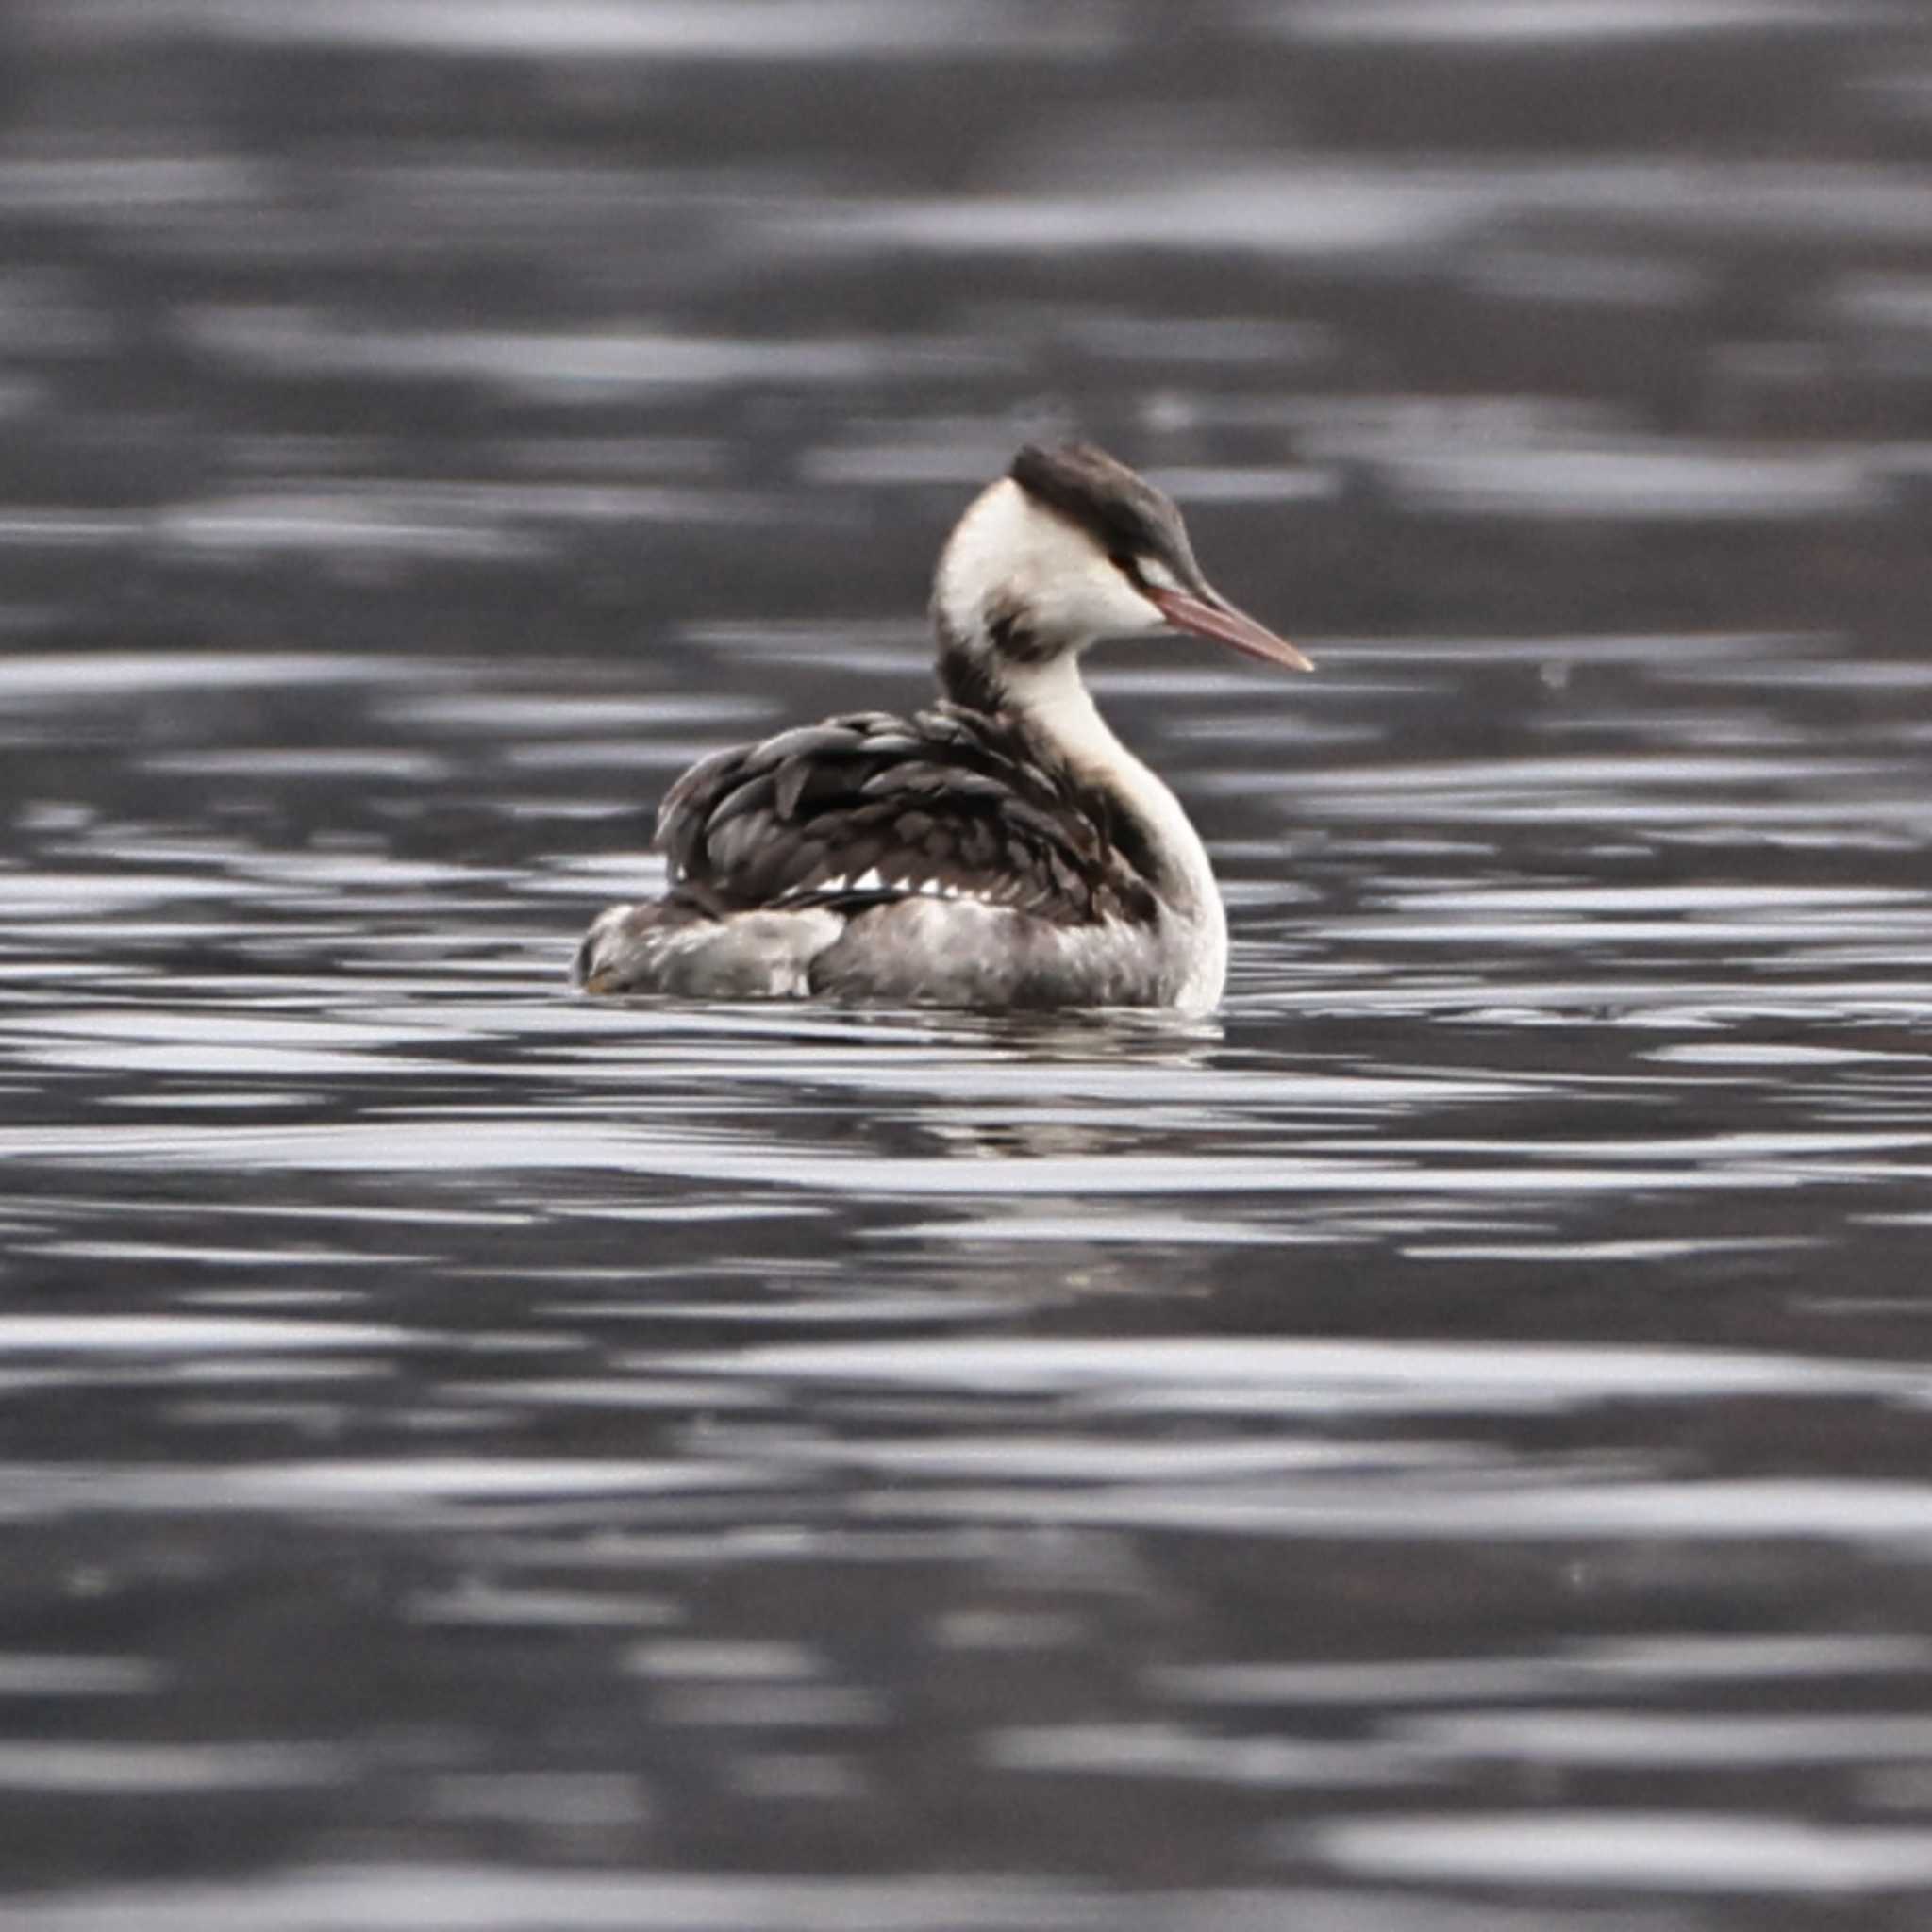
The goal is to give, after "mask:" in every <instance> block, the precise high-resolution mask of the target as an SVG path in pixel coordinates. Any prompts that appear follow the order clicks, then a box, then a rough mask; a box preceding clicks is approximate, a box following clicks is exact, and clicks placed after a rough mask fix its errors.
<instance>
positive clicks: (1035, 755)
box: [573, 443, 1313, 1012]
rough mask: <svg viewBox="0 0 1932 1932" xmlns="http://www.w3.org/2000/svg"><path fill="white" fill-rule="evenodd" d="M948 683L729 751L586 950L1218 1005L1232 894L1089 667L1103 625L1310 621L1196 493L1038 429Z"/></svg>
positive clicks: (643, 988)
mask: <svg viewBox="0 0 1932 1932" xmlns="http://www.w3.org/2000/svg"><path fill="white" fill-rule="evenodd" d="M932 619H933V627H934V629H935V630H936V631H937V633H938V639H939V681H940V690H941V692H942V696H941V701H940V703H939V704H937V705H936V706H934V708H932V709H931V710H929V711H921V712H919V713H918V714H917V715H916V716H914V717H911V718H895V717H892V716H891V715H890V714H889V713H887V712H884V711H856V712H850V713H847V714H846V715H844V716H842V717H837V718H827V719H825V720H824V722H823V723H822V724H807V725H804V726H801V727H800V728H798V729H796V730H792V731H784V732H780V733H779V735H778V736H777V737H775V738H768V739H766V740H765V741H763V742H762V743H760V744H750V745H741V746H738V747H737V748H735V749H733V750H731V751H724V752H719V753H717V754H716V755H714V756H713V757H711V758H705V759H703V760H702V761H701V762H699V763H698V764H695V765H693V766H692V767H691V770H690V771H688V772H687V773H685V774H684V775H683V777H681V778H680V779H678V781H677V782H676V784H675V785H674V786H673V787H672V788H671V791H669V793H668V794H667V795H666V797H665V799H664V803H663V806H662V808H661V809H660V810H659V812H658V845H659V847H660V848H661V849H662V851H663V852H664V854H665V857H666V858H667V859H668V860H669V864H670V879H669V889H668V891H666V893H665V895H664V897H663V898H661V899H658V900H655V901H652V902H650V903H648V904H643V905H635V906H613V907H611V908H609V909H608V911H606V912H605V913H603V914H602V915H600V917H599V918H598V919H597V920H596V922H595V923H594V924H592V925H591V930H590V932H589V933H588V934H587V935H586V936H585V938H584V941H583V944H582V945H581V946H580V947H579V948H578V950H577V957H576V965H575V971H574V974H573V977H574V980H575V984H576V985H577V986H579V987H581V988H582V989H583V990H584V991H588V992H593V993H671V994H675V995H680V996H684V997H688V998H700V999H732V1000H743V999H787V998H791V999H802V998H813V997H819V998H826V999H834V1000H873V1001H888V1002H892V1003H896V1004H908V1005H926V1006H945V1007H1032V1008H1040V1007H1122V1006H1124V1007H1178V1008H1182V1009H1184V1010H1187V1011H1191V1012H1203V1011H1206V1010H1208V1008H1211V1007H1213V1006H1214V1005H1215V1003H1216V1002H1217V1001H1218V1000H1219V999H1220V997H1221V990H1222V986H1223V984H1224V981H1225V979H1226V977H1227V917H1226V914H1225V913H1224V911H1223V909H1222V904H1221V893H1220V891H1219V889H1218V888H1217V887H1216V885H1215V883H1214V873H1213V869H1212V868H1211V867H1210V866H1209V864H1208V854H1207V851H1206V849H1205V848H1204V847H1203V846H1202V843H1201V841H1200V837H1199V835H1198V834H1197V833H1196V832H1195V830H1194V828H1193V826H1192V825H1191V824H1189V823H1188V816H1187V814H1186V813H1185V812H1184V811H1183V810H1182V809H1181V808H1180V802H1179V801H1178V800H1177V799H1176V798H1175V797H1174V793H1173V792H1172V791H1169V790H1168V789H1167V787H1166V786H1165V785H1163V784H1162V783H1161V782H1160V780H1159V779H1158V778H1157V777H1156V776H1155V775H1154V774H1153V773H1152V772H1151V771H1149V770H1148V769H1147V767H1146V766H1145V765H1143V764H1142V763H1141V760H1140V759H1139V758H1136V757H1135V756H1134V755H1133V753H1131V752H1130V751H1128V750H1127V748H1126V747H1125V746H1124V744H1122V743H1121V741H1120V740H1119V739H1117V738H1116V737H1115V736H1114V735H1113V733H1112V732H1111V731H1110V730H1108V726H1107V724H1106V722H1105V720H1103V719H1102V717H1101V715H1100V713H1099V712H1098V711H1097V710H1096V709H1095V708H1094V706H1093V700H1092V699H1091V697H1090V696H1089V695H1088V693H1087V687H1086V686H1085V684H1083V683H1082V682H1081V678H1080V654H1081V653H1082V652H1083V651H1084V650H1086V648H1087V647H1088V645H1090V644H1091V643H1094V642H1095V641H1098V640H1099V639H1101V638H1107V637H1120V636H1124V635H1127V634H1129V633H1132V632H1136V631H1151V630H1160V629H1163V628H1172V629H1174V630H1184V631H1192V632H1194V633H1195V634H1197V635H1198V636H1201V637H1204V638H1214V639H1216V640H1218V641H1221V642H1222V643H1225V644H1232V645H1233V646H1234V648H1235V649H1236V650H1238V651H1244V652H1246V653H1247V654H1248V655H1249V656H1250V657H1253V658H1262V659H1263V660H1265V661H1266V662H1268V663H1271V664H1281V665H1286V666H1288V667H1289V668H1290V669H1291V670H1295V671H1307V670H1311V669H1312V668H1313V667H1312V666H1311V665H1310V664H1309V662H1308V660H1307V658H1305V657H1303V656H1302V654H1301V653H1300V652H1299V651H1297V650H1296V649H1295V647H1294V646H1293V645H1292V644H1291V643H1288V642H1286V641H1284V640H1283V639H1281V638H1278V637H1276V636H1275V635H1274V632H1273V631H1271V630H1269V629H1267V628H1266V627H1265V626H1264V625H1260V624H1257V622H1256V621H1255V620H1254V619H1253V618H1252V617H1249V616H1247V615H1245V614H1244V613H1243V612H1241V611H1240V610H1237V609H1236V608H1234V606H1233V605H1231V604H1230V603H1228V601H1227V600H1226V599H1225V598H1224V597H1223V596H1222V595H1221V594H1220V593H1219V592H1218V591H1215V590H1214V589H1213V587H1212V586H1211V585H1210V584H1209V583H1208V580H1207V578H1206V577H1204V576H1203V575H1201V569H1200V566H1199V565H1198V564H1197V563H1196V562H1195V561H1194V553H1193V550H1192V549H1191V546H1190V545H1189V542H1188V533H1187V531H1186V529H1185V528H1184V527H1183V525H1182V524H1181V518H1180V512H1179V511H1178V510H1177V509H1175V508H1174V505H1173V504H1172V503H1171V502H1170V501H1169V500H1168V498H1167V497H1165V496H1164V495H1162V494H1161V492H1160V491H1158V490H1157V489H1155V488H1154V486H1153V485H1152V484H1150V483H1148V482H1146V481H1144V480H1143V479H1142V478H1141V477H1140V476H1137V475H1135V474H1134V472H1133V471H1131V470H1130V469H1128V468H1127V467H1126V466H1125V465H1124V464H1123V463H1118V462H1116V461H1115V460H1114V459H1113V458H1111V457H1109V456H1107V455H1104V454H1103V453H1102V452H1101V451H1099V450H1097V449H1094V448H1091V446H1089V445H1086V444H1082V443H1074V444H1070V445H1068V446H1067V447H1065V448H1062V449H1055V450H1045V449H1038V448H1035V447H1033V446H1032V445H1030V444H1029V445H1028V446H1027V447H1026V448H1024V449H1023V450H1021V452H1020V454H1019V455H1018V456H1017V457H1016V458H1014V459H1013V465H1012V468H1011V469H1010V470H1008V473H1007V474H1006V475H1004V476H1002V477H1001V478H1000V479H999V481H998V482H996V483H994V484H992V485H991V487H989V488H988V489H986V490H984V491H981V492H980V494H979V495H978V496H977V497H976V498H975V499H974V502H973V503H972V505H971V506H970V507H969V508H968V509H967V511H966V514H965V515H964V516H963V517H961V518H960V520H959V522H958V525H957V527H956V528H955V529H954V531H953V534H952V535H951V537H949V538H948V539H947V540H946V545H945V548H944V549H943V551H941V555H940V563H939V571H938V574H937V575H936V576H935V578H934V583H933V597H932Z"/></svg>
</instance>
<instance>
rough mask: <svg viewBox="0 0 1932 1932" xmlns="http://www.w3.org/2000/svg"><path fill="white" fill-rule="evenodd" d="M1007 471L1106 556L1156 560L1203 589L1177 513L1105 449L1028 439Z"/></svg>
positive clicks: (1191, 584) (1179, 515)
mask: <svg viewBox="0 0 1932 1932" xmlns="http://www.w3.org/2000/svg"><path fill="white" fill-rule="evenodd" d="M1007 474H1008V475H1009V476H1011V477H1012V479H1013V481H1014V482H1015V483H1017V484H1018V485H1019V486H1020V488H1021V489H1022V490H1024V491H1025V492H1026V494H1027V495H1028V496H1030V497H1032V498H1033V500H1034V501H1035V502H1036V503H1041V504H1044V505H1045V506H1046V508H1048V509H1050V510H1052V511H1054V512H1055V513H1056V514H1057V515H1058V516H1062V517H1065V518H1066V520H1067V521H1068V522H1069V523H1070V524H1074V525H1077V526H1078V527H1079V528H1080V529H1083V530H1085V531H1086V532H1087V534H1088V535H1089V536H1090V537H1091V538H1092V539H1093V541H1094V542H1096V543H1097V544H1099V546H1100V547H1101V549H1102V550H1104V551H1106V552H1107V554H1108V556H1109V557H1120V558H1142V557H1151V558H1158V560H1159V561H1160V562H1162V563H1164V564H1165V565H1166V566H1167V567H1168V569H1169V570H1171V571H1172V572H1173V573H1174V576H1175V578H1176V579H1177V580H1178V581H1179V582H1180V583H1183V584H1185V585H1187V586H1188V587H1189V588H1190V589H1191V590H1204V589H1206V585H1205V584H1204V582H1203V580H1202V576H1201V567H1200V565H1199V564H1197V563H1196V562H1195V561H1194V552H1193V548H1192V546H1191V544H1190V543H1189V541H1188V532H1187V528H1186V526H1185V525H1183V524H1182V522H1181V513H1180V511H1179V510H1177V509H1176V508H1174V505H1173V503H1172V502H1170V501H1169V499H1168V498H1167V497H1166V496H1164V495H1163V494H1162V493H1161V492H1160V491H1158V490H1157V489H1155V487H1154V486H1153V484H1151V483H1150V482H1148V481H1147V479H1146V478H1145V477H1144V476H1139V475H1135V474H1134V472H1133V471H1132V470H1130V469H1128V468H1127V466H1126V464H1124V463H1120V462H1116V461H1115V460H1114V459H1113V458H1112V457H1110V456H1108V454H1107V452H1106V451H1105V450H1099V449H1095V448H1094V447H1093V445H1092V444H1091V442H1069V443H1063V444H1062V445H1061V446H1060V447H1059V448H1058V449H1041V447H1040V446H1039V445H1038V444H1037V443H1031V442H1029V443H1027V444H1026V445H1025V446H1024V448H1023V449H1022V450H1021V451H1020V454H1019V455H1018V456H1016V457H1015V458H1013V466H1012V468H1011V469H1010V470H1009V471H1008V473H1007Z"/></svg>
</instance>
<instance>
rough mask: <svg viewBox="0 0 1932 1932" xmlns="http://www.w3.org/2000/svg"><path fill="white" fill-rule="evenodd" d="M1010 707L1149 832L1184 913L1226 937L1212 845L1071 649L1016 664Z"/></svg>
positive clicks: (1008, 688) (1166, 886)
mask: <svg viewBox="0 0 1932 1932" xmlns="http://www.w3.org/2000/svg"><path fill="white" fill-rule="evenodd" d="M1004 691H1005V695H1006V701H1007V708H1008V710H1009V711H1011V712H1012V713H1013V714H1014V715H1015V716H1016V717H1018V718H1020V719H1021V720H1022V721H1024V724H1025V726H1026V728H1027V730H1028V731H1029V732H1031V733H1032V735H1033V736H1034V737H1035V738H1037V739H1038V740H1039V741H1041V743H1043V744H1045V745H1046V746H1048V747H1049V748H1050V749H1051V750H1052V751H1053V752H1054V753H1055V755H1056V756H1058V758H1061V759H1062V760H1064V762H1065V763H1066V764H1067V766H1068V767H1069V769H1070V770H1071V771H1072V772H1073V773H1074V776H1075V777H1076V778H1077V779H1079V781H1080V782H1081V783H1082V784H1083V785H1091V786H1092V787H1093V788H1094V789H1095V790H1096V791H1105V792H1107V793H1108V795H1109V796H1110V797H1111V798H1112V800H1113V801H1114V803H1115V805H1116V806H1117V807H1118V808H1120V809H1121V810H1123V811H1124V812H1126V813H1128V814H1129V815H1130V816H1131V817H1132V818H1133V819H1134V820H1135V821H1136V822H1137V824H1138V827H1139V829H1140V830H1141V833H1142V834H1143V836H1144V837H1145V839H1146V841H1147V843H1148V846H1149V848H1150V849H1151V851H1152V852H1153V854H1154V856H1155V858H1156V861H1157V863H1158V867H1159V872H1160V876H1159V877H1158V878H1157V879H1156V880H1155V881H1154V884H1155V886H1156V888H1157V889H1158V891H1159V893H1160V896H1161V897H1162V898H1163V899H1164V900H1166V901H1167V902H1168V904H1170V905H1171V906H1172V907H1173V908H1174V910H1175V911H1176V912H1178V913H1180V914H1181V915H1182V916H1183V917H1184V918H1187V919H1190V920H1193V921H1202V920H1206V921H1208V922H1209V923H1210V924H1213V925H1214V926H1215V927H1216V928H1217V929H1218V930H1219V931H1220V933H1221V935H1222V943H1223V944H1225V935H1226V927H1225V924H1224V915H1223V913H1222V908H1221V892H1220V889H1219V888H1218V887H1217V886H1216V885H1215V883H1214V868H1213V867H1212V866H1211V865H1210V864H1209V863H1208V848H1207V847H1206V846H1205V845H1203V844H1202V843H1201V835H1200V834H1199V833H1198V832H1196V831H1195V830H1194V827H1193V824H1191V821H1190V820H1189V818H1188V815H1187V813H1186V812H1185V811H1183V810H1182V809H1181V802H1180V800H1179V799H1177V798H1176V797H1175V796H1174V793H1173V792H1172V791H1169V790H1168V789H1167V787H1166V786H1165V785H1164V784H1163V783H1162V782H1161V781H1160V779H1159V778H1158V776H1156V774H1154V773H1153V772H1152V771H1151V770H1149V769H1148V767H1147V766H1146V765H1144V764H1142V763H1141V760H1140V759H1139V758H1136V757H1135V756H1134V754H1133V753H1132V752H1130V751H1129V750H1128V749H1127V748H1126V746H1125V745H1124V744H1123V743H1122V742H1121V741H1120V740H1119V739H1118V738H1116V737H1115V736H1114V734H1113V730H1112V727H1111V726H1110V725H1109V724H1108V722H1107V720H1106V719H1105V718H1103V717H1102V716H1101V715H1100V710H1099V708H1098V707H1097V706H1096V705H1095V704H1094V702H1093V698H1092V695H1091V693H1090V692H1089V691H1088V689H1087V686H1086V683H1085V681H1084V680H1083V679H1082V677H1081V675H1080V660H1079V658H1078V657H1077V656H1075V655H1074V653H1073V652H1072V651H1067V652H1063V653H1062V654H1061V655H1060V656H1059V657H1058V658H1049V659H1048V660H1047V661H1046V662H1045V663H1044V664H1041V665H1036V666H1030V667H1026V668H1021V669H1014V670H1011V671H1009V672H1008V675H1007V678H1006V682H1005V686H1004Z"/></svg>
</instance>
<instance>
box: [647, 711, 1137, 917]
mask: <svg viewBox="0 0 1932 1932" xmlns="http://www.w3.org/2000/svg"><path fill="white" fill-rule="evenodd" d="M1112 816H1113V815H1112V813H1111V811H1110V809H1109V807H1108V801H1107V799H1106V797H1105V795H1104V794H1103V793H1100V792H1097V791H1091V790H1090V789H1087V788H1084V787H1081V786H1078V785H1076V784H1075V783H1074V780H1073V779H1072V777H1071V776H1070V775H1069V774H1067V773H1066V772H1065V770H1064V768H1062V767H1060V766H1058V763H1057V762H1055V761H1052V760H1049V759H1044V758H1041V757H1040V756H1039V755H1038V753H1037V752H1036V751H1035V750H1034V749H1033V748H1032V747H1031V746H1030V745H1029V744H1028V743H1027V741H1025V740H1024V738H1023V737H1022V736H1021V734H1020V733H1019V732H1018V731H1016V730H1014V729H1012V728H1011V727H1010V726H1008V725H1004V724H1001V723H1000V722H999V721H998V720H996V719H993V718H991V717H989V716H987V715H985V714H984V713H981V712H977V711H973V710H969V709H966V708H963V707H961V706H958V705H952V704H941V705H940V706H939V707H938V708H935V709H933V710H930V711H922V712H920V713H919V714H918V715H917V716H916V717H912V718H895V717H891V716H890V715H888V714H886V713H884V712H879V711H863V712H857V713H853V714H851V715H848V716H845V717H840V718H827V719H826V720H824V723H823V724H809V725H806V726H803V727H801V728H799V729H797V730H792V731H785V732H781V733H780V734H779V735H778V736H777V737H775V738H768V739H766V740H764V741H762V742H761V743H758V744H750V745H741V746H739V747H737V748H736V749H734V750H731V751H726V752H719V753H717V754H715V755H714V756H713V757H711V758H706V759H704V760H702V761H701V762H700V763H698V764H695V765H693V766H692V767H691V770H690V771H688V772H687V773H685V774H684V775H683V776H682V777H681V778H679V779H678V781H677V782H676V784H675V785H674V786H673V787H672V788H671V791H670V792H669V793H668V794H667V795H666V797H665V800H664V804H663V807H662V808H661V809H660V811H659V812H658V845H659V847H660V848H661V849H662V850H663V852H664V854H665V856H666V857H667V858H669V860H670V863H671V872H672V881H673V889H674V892H684V893H687V894H688V895H689V896H690V897H691V899H692V900H693V901H695V902H697V903H699V904H702V905H703V907H704V908H705V909H707V910H749V909H751V908H758V907H772V906H808V905H835V906H836V905H842V904H846V903H853V904H863V903H875V902H877V901H880V900H883V899H891V898H898V897H904V896H906V895H908V894H909V893H913V892H918V891H952V892H958V893H961V894H964V895H968V896H971V897H974V898H980V899H986V900H989V901H991V902H993V903H996V904H1000V905H1006V906H1011V907H1013V908H1016V909H1018V910H1021V911H1025V912H1031V913H1035V914H1037V915H1040V916H1041V917H1045V918H1050V919H1054V920H1058V921H1061V922H1064V923H1066V924H1087V923H1089V922H1091V921H1095V920H1100V919H1107V918H1118V919H1128V920H1133V921H1140V922H1144V921H1147V920H1151V919H1152V918H1153V916H1154V913H1155V909H1156V899H1155V895H1154V891H1153V889H1152V887H1151V885H1150V883H1149V881H1148V879H1147V878H1146V877H1145V876H1144V875H1143V874H1142V873H1141V871H1139V870H1138V869H1137V868H1136V865H1135V864H1134V862H1133V858H1134V856H1136V855H1135V847H1134V843H1133V841H1132V839H1131V837H1129V838H1127V839H1126V840H1125V841H1123V840H1121V839H1119V838H1117V836H1116V828H1115V826H1114V824H1113V823H1112ZM868 874H876V875H877V877H876V883H873V882H872V881H871V880H869V879H868V881H867V883H866V884H865V885H864V886H862V887H860V886H858V885H855V884H854V881H856V880H859V879H862V878H867V875H868Z"/></svg>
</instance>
